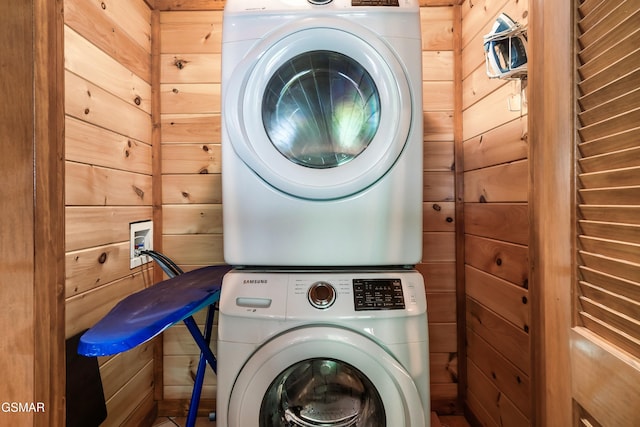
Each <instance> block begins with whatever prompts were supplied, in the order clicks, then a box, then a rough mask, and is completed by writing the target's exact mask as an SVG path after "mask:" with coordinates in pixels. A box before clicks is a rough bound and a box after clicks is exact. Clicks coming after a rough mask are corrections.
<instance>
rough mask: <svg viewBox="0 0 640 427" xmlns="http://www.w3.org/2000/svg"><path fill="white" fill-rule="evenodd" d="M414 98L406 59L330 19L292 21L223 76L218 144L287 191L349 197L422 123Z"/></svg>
mask: <svg viewBox="0 0 640 427" xmlns="http://www.w3.org/2000/svg"><path fill="white" fill-rule="evenodd" d="M411 102H412V96H411V92H410V90H409V81H408V79H407V75H406V73H405V70H404V67H403V64H401V63H400V62H399V60H398V57H397V55H396V54H395V52H393V51H392V50H391V49H390V48H389V46H388V45H387V44H386V43H385V41H383V40H382V39H380V37H379V36H378V35H376V34H373V33H372V32H371V31H370V30H368V29H366V28H364V27H360V26H358V25H354V23H353V22H351V21H348V20H345V19H342V18H337V17H310V18H308V19H304V20H296V21H295V22H292V23H291V24H287V25H284V26H283V27H281V28H280V29H278V30H276V31H274V32H273V33H270V34H269V35H268V36H267V37H265V38H264V39H263V40H261V41H260V42H259V43H257V44H256V45H255V46H253V47H252V48H251V50H250V51H249V52H247V54H246V55H245V56H244V57H243V59H242V60H241V61H239V63H238V64H237V65H236V66H235V67H234V68H233V69H232V71H230V72H229V77H228V79H227V78H226V76H225V85H224V90H223V111H224V113H223V118H224V120H223V126H224V132H223V150H225V149H228V148H231V149H232V150H233V151H234V152H235V154H236V155H237V157H238V158H239V159H240V160H241V161H242V162H244V164H245V165H246V166H247V167H248V168H249V169H251V170H252V171H253V172H254V173H255V174H257V175H258V176H259V177H260V178H261V179H262V180H263V181H264V182H265V183H267V184H268V185H270V186H272V187H273V188H275V189H277V190H279V191H281V192H283V193H286V194H288V195H291V196H294V197H301V198H305V199H310V200H330V199H338V198H342V197H348V196H351V195H353V194H356V193H358V192H360V191H363V190H365V189H366V188H369V187H370V186H371V185H373V184H374V183H375V182H377V181H378V180H379V179H381V178H382V177H383V176H384V175H385V174H386V173H387V172H388V171H389V170H390V169H391V168H392V167H393V166H394V164H395V163H396V161H397V159H398V158H399V157H400V155H401V153H402V152H403V149H404V147H405V144H406V143H407V138H408V136H409V132H410V130H411V124H412V120H416V119H421V117H414V116H413V110H412V104H411ZM227 144H228V145H227ZM227 147H228V148H227Z"/></svg>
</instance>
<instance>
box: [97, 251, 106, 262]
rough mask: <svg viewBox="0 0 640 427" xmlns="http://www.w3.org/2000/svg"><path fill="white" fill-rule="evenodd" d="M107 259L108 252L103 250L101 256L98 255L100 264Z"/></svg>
mask: <svg viewBox="0 0 640 427" xmlns="http://www.w3.org/2000/svg"><path fill="white" fill-rule="evenodd" d="M106 261H107V253H106V252H102V253H101V254H100V256H99V257H98V262H99V263H100V264H104V263H105V262H106Z"/></svg>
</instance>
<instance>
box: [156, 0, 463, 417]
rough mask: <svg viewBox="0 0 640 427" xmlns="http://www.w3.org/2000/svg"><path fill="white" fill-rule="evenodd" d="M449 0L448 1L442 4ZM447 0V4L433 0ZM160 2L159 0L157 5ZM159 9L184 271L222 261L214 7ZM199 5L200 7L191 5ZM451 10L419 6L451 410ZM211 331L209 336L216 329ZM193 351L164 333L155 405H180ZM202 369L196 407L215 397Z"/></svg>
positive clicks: (434, 245)
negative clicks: (200, 396)
mask: <svg viewBox="0 0 640 427" xmlns="http://www.w3.org/2000/svg"><path fill="white" fill-rule="evenodd" d="M444 3H447V2H444ZM439 4H443V2H439ZM161 6H162V5H161ZM164 7H165V8H167V9H172V11H164V12H161V14H160V27H161V28H160V39H161V41H160V46H161V47H160V58H161V60H160V62H161V64H160V68H161V85H160V93H161V141H162V144H161V147H162V216H163V219H162V243H163V251H164V252H165V253H166V254H167V255H168V256H170V257H171V258H173V259H175V260H176V261H177V262H178V263H179V264H180V265H181V266H182V267H183V268H185V269H186V270H189V269H193V268H197V267H200V266H202V265H209V264H219V263H223V262H224V261H223V254H222V234H221V233H222V219H221V207H222V205H221V203H222V200H221V186H220V51H221V38H220V37H221V32H220V31H221V22H222V11H221V8H220V7H211V8H210V10H205V11H195V10H190V11H189V10H177V9H180V7H178V6H177V5H175V4H171V5H164ZM195 9H197V7H195ZM453 17H454V8H453V7H448V6H442V7H424V8H422V9H421V20H422V25H423V61H424V65H423V77H424V82H423V90H424V91H425V96H424V104H423V110H424V111H423V117H424V123H425V126H424V141H425V145H424V147H425V161H424V167H425V174H424V200H425V202H424V214H425V219H424V255H423V262H422V263H421V264H420V265H419V269H420V271H421V272H422V273H423V274H424V275H425V277H426V286H427V294H428V295H427V298H428V303H429V316H430V319H429V320H430V323H429V325H430V333H431V341H430V345H431V370H432V401H433V408H434V409H436V410H438V411H439V412H441V413H451V412H454V411H455V410H456V408H457V405H456V401H457V395H458V387H457V382H458V378H457V343H456V340H457V338H456V337H457V336H456V308H455V307H456V294H455V286H456V285H455V233H454V229H455V224H456V222H455V212H454V211H455V207H454V173H453V170H452V168H453V146H454V142H453V108H454V105H453V87H454V83H453V31H452V30H453V26H452V25H453ZM214 338H215V337H214ZM197 361H198V351H197V348H196V347H195V345H193V344H192V342H191V338H190V337H189V335H188V332H187V331H186V329H185V328H184V327H182V326H176V327H173V328H171V329H170V330H168V331H167V332H166V333H165V334H164V357H163V375H162V378H161V379H159V381H161V382H162V384H163V385H162V390H163V400H162V401H161V403H160V407H159V413H160V414H162V415H176V414H179V413H183V412H184V411H185V408H186V407H187V402H188V398H189V397H190V392H191V389H192V385H193V379H192V378H193V375H194V374H195V369H196V366H197ZM214 399H215V377H214V376H213V375H207V377H206V378H205V385H204V391H203V403H202V404H201V407H200V412H201V413H203V414H206V413H207V412H208V411H209V410H211V409H212V408H213V407H214V405H215V402H214Z"/></svg>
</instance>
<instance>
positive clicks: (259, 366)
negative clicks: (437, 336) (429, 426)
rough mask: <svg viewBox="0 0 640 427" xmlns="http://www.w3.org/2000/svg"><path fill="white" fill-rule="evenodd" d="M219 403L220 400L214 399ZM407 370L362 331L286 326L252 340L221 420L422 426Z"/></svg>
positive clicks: (233, 423)
mask: <svg viewBox="0 0 640 427" xmlns="http://www.w3.org/2000/svg"><path fill="white" fill-rule="evenodd" d="M220 403H222V402H220ZM425 422H426V421H425V414H424V412H423V409H422V404H421V400H420V396H419V394H418V390H417V388H416V386H415V384H414V383H413V380H412V378H411V377H410V375H409V374H408V373H407V371H406V370H405V369H404V368H403V367H402V366H401V365H400V363H398V361H397V360H396V359H395V358H393V357H392V356H391V355H390V354H389V353H387V352H386V351H385V350H384V349H383V348H382V347H380V346H379V345H378V344H376V343H375V342H373V341H372V340H370V339H369V338H367V337H365V336H363V335H360V334H358V333H355V332H353V331H350V330H346V329H342V328H338V327H326V326H318V327H306V328H300V329H294V330H291V331H290V332H287V333H285V334H283V335H279V336H277V337H276V338H274V339H272V340H271V341H269V342H268V343H267V344H265V345H264V346H262V347H260V348H259V349H258V350H257V351H256V352H255V353H254V354H253V355H252V356H251V358H250V359H249V360H248V362H247V363H246V364H245V366H244V367H243V369H242V370H241V371H240V374H239V375H238V377H237V379H236V382H235V384H234V386H233V389H232V391H231V397H230V400H229V408H228V427H244V426H260V427H280V426H283V425H286V426H299V427H303V426H304V427H313V426H323V427H330V426H333V427H348V426H354V427H355V426H357V427H361V426H376V427H384V426H386V427H396V426H405V427H418V426H420V427H424V426H425Z"/></svg>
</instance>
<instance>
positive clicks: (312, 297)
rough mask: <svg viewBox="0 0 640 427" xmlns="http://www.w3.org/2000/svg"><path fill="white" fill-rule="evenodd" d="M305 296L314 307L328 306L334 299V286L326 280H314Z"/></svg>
mask: <svg viewBox="0 0 640 427" xmlns="http://www.w3.org/2000/svg"><path fill="white" fill-rule="evenodd" d="M307 296H308V298H309V302H310V303H311V305H312V306H314V307H315V308H320V309H324V308H329V307H331V306H332V305H333V303H334V302H335V301H336V288H334V287H333V286H332V285H331V284H330V283H328V282H315V283H314V284H312V285H311V286H310V287H309V291H308V292H307Z"/></svg>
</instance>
